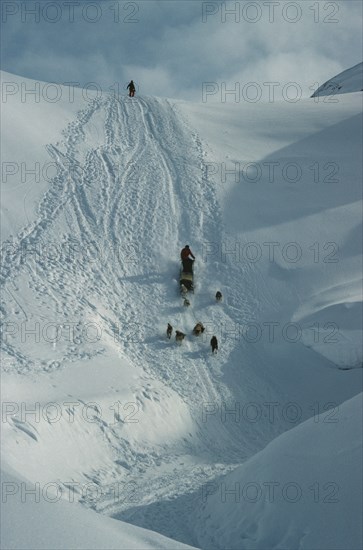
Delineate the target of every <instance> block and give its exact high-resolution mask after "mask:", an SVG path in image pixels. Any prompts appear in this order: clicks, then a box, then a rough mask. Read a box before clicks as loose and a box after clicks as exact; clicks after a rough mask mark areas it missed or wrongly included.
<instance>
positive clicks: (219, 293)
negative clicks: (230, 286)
mask: <svg viewBox="0 0 363 550" xmlns="http://www.w3.org/2000/svg"><path fill="white" fill-rule="evenodd" d="M216 300H217V302H221V301H222V292H219V290H217V292H216Z"/></svg>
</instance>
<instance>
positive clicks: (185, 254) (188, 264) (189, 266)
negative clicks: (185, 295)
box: [180, 244, 195, 273]
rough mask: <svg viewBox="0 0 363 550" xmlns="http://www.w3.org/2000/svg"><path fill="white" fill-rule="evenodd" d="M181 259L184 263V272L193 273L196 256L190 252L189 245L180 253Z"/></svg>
mask: <svg viewBox="0 0 363 550" xmlns="http://www.w3.org/2000/svg"><path fill="white" fill-rule="evenodd" d="M180 257H181V261H182V263H183V271H185V272H187V273H191V272H192V271H193V261H194V260H195V256H194V254H193V252H192V251H191V250H190V248H189V245H188V244H186V245H185V247H184V248H183V250H182V251H181V252H180Z"/></svg>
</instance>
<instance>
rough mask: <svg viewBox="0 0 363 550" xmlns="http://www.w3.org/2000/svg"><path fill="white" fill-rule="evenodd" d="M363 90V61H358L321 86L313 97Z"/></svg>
mask: <svg viewBox="0 0 363 550" xmlns="http://www.w3.org/2000/svg"><path fill="white" fill-rule="evenodd" d="M351 92H363V63H358V64H357V65H354V67H351V68H350V69H347V70H346V71H343V72H342V73H340V74H338V75H336V76H334V78H331V79H330V80H328V81H327V82H325V83H324V84H323V85H322V86H320V87H319V88H318V89H317V90H316V92H314V93H313V95H312V96H311V97H319V96H329V95H333V96H334V95H337V94H338V95H340V94H349V93H351Z"/></svg>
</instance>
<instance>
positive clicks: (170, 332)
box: [166, 323, 173, 340]
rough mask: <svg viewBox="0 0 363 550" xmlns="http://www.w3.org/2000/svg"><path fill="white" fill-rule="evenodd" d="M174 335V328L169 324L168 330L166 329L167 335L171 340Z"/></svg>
mask: <svg viewBox="0 0 363 550" xmlns="http://www.w3.org/2000/svg"><path fill="white" fill-rule="evenodd" d="M172 333H173V327H172V326H171V324H170V323H168V328H167V329H166V335H167V337H168V338H169V340H170V338H171V335H172Z"/></svg>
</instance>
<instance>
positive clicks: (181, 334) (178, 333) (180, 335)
mask: <svg viewBox="0 0 363 550" xmlns="http://www.w3.org/2000/svg"><path fill="white" fill-rule="evenodd" d="M184 338H185V334H184V332H181V331H180V330H176V331H175V340H176V341H177V342H178V344H179V345H180V344H181V343H182V341H183V340H184Z"/></svg>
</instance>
